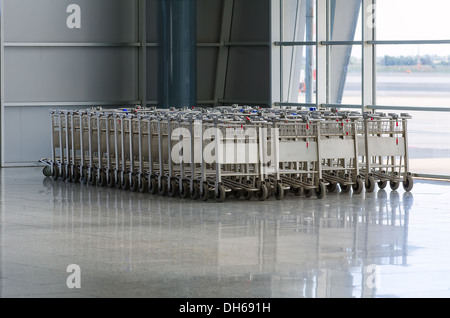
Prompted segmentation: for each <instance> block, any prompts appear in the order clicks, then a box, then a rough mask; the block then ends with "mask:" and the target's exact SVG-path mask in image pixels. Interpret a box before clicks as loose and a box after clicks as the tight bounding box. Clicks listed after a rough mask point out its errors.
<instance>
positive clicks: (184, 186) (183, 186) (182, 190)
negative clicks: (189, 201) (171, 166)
mask: <svg viewBox="0 0 450 318" xmlns="http://www.w3.org/2000/svg"><path fill="white" fill-rule="evenodd" d="M178 192H179V193H180V197H181V198H183V199H186V198H187V197H188V196H189V186H188V185H187V183H186V182H181V188H178Z"/></svg>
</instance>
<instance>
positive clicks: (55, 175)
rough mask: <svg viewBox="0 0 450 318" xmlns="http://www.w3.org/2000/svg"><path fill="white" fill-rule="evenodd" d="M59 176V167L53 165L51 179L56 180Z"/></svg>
mask: <svg viewBox="0 0 450 318" xmlns="http://www.w3.org/2000/svg"><path fill="white" fill-rule="evenodd" d="M58 178H59V168H58V166H57V165H53V171H52V179H53V180H55V181H56V180H58Z"/></svg>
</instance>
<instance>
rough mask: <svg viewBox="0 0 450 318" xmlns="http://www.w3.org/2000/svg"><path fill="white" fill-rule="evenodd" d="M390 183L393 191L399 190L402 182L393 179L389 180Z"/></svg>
mask: <svg viewBox="0 0 450 318" xmlns="http://www.w3.org/2000/svg"><path fill="white" fill-rule="evenodd" d="M389 185H390V186H391V189H392V190H393V191H395V190H397V189H398V188H399V187H400V182H398V181H391V182H389Z"/></svg>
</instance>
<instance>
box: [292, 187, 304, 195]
mask: <svg viewBox="0 0 450 318" xmlns="http://www.w3.org/2000/svg"><path fill="white" fill-rule="evenodd" d="M294 195H295V196H296V197H299V196H301V195H302V188H294Z"/></svg>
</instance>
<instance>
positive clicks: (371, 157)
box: [359, 113, 414, 192]
mask: <svg viewBox="0 0 450 318" xmlns="http://www.w3.org/2000/svg"><path fill="white" fill-rule="evenodd" d="M409 119H411V116H410V115H408V114H400V115H398V114H393V113H391V114H388V115H386V114H383V113H375V114H367V113H366V114H364V125H363V130H364V142H363V143H360V146H359V147H360V153H362V154H364V156H363V157H362V158H361V161H360V165H361V175H362V176H363V178H364V180H365V187H366V191H367V192H373V191H374V189H375V185H376V184H378V187H379V188H380V189H384V188H386V186H387V184H388V183H389V185H390V187H391V189H392V190H397V189H398V188H399V186H400V183H403V188H404V189H405V191H408V192H409V191H411V190H412V188H413V185H414V180H413V177H412V175H411V172H410V171H409V156H408V132H407V121H408V120H409Z"/></svg>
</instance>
